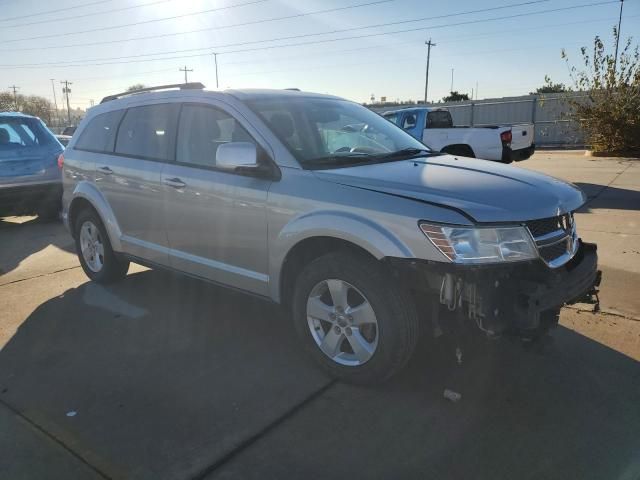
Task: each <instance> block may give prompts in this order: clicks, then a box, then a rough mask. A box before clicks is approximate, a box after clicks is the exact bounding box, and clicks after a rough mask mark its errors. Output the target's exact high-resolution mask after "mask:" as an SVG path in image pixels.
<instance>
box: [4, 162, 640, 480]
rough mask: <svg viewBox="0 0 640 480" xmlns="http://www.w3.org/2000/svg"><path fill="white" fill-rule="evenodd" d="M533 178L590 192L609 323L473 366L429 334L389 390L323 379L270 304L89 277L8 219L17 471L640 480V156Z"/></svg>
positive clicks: (153, 276) (19, 474)
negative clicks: (451, 393) (452, 396)
mask: <svg viewBox="0 0 640 480" xmlns="http://www.w3.org/2000/svg"><path fill="white" fill-rule="evenodd" d="M519 166H521V167H524V168H532V169H536V170H540V171H544V172H546V173H550V174H553V175H555V176H558V177H561V178H564V179H567V180H570V181H572V182H574V183H576V184H578V185H579V186H580V187H581V188H583V189H584V190H585V191H586V192H587V194H588V195H589V198H590V200H589V202H588V204H587V205H586V206H585V208H584V209H583V210H582V211H581V213H580V214H579V215H578V217H577V222H578V228H579V231H580V233H581V236H582V237H583V238H585V239H586V240H588V241H596V242H597V243H598V244H599V255H600V260H601V266H602V268H603V271H604V275H605V276H604V281H603V286H602V308H603V312H602V313H599V314H595V313H592V312H591V311H590V310H591V308H592V307H591V306H589V305H578V306H574V307H572V308H565V309H564V310H563V313H562V317H561V325H560V326H559V327H558V328H557V329H556V330H554V332H553V337H552V338H553V341H552V342H550V343H549V344H546V345H544V347H542V348H536V349H530V350H524V349H523V348H522V347H521V345H519V344H517V343H513V342H508V341H499V342H494V343H491V344H489V345H487V346H483V347H482V348H476V349H472V350H471V351H469V352H468V353H466V355H465V358H464V360H463V365H462V366H458V365H457V364H456V363H455V361H454V358H453V352H452V349H451V345H449V344H447V343H446V342H434V341H433V340H431V339H429V338H426V337H425V338H423V339H422V340H421V342H420V345H419V348H418V351H417V352H416V355H415V357H414V358H413V359H412V361H411V363H410V364H409V366H408V368H407V369H406V370H405V371H403V372H402V373H401V374H400V375H399V376H398V377H396V378H394V379H393V380H392V381H391V382H389V383H388V384H385V385H384V386H381V387H376V388H362V387H354V386H350V385H345V384H341V383H337V382H334V381H332V380H331V379H329V378H327V377H326V376H324V375H323V374H321V373H320V372H319V371H318V370H317V369H316V368H315V366H314V365H313V363H312V362H310V361H309V360H308V359H307V358H306V357H305V356H304V354H303V352H302V351H301V349H300V348H299V347H298V345H297V343H296V338H295V334H294V331H293V329H292V327H291V325H290V324H289V323H288V321H287V320H286V319H285V318H284V316H283V315H282V314H281V312H280V311H279V309H278V308H277V307H276V306H274V305H272V304H269V303H266V302H264V301H261V300H258V299H255V298H251V297H247V296H244V295H241V294H239V293H235V292H230V291H228V290H224V289H222V288H219V287H215V286H212V285H209V284H206V283H203V282H199V281H196V280H193V279H188V278H185V277H181V276H178V275H175V274H171V273H167V272H162V271H154V270H148V269H145V268H142V267H139V266H132V268H131V270H130V273H129V275H128V276H127V278H126V279H125V280H124V281H123V282H121V283H119V284H117V285H112V286H108V287H104V286H100V285H97V284H92V283H90V282H88V281H87V279H86V277H85V276H84V274H83V272H82V270H81V269H80V268H79V266H78V262H77V259H76V258H75V255H74V253H73V244H72V241H71V239H70V237H69V236H68V235H67V234H66V232H65V231H64V229H63V227H62V226H61V225H60V224H59V223H55V222H49V223H47V222H41V221H39V220H38V219H35V218H27V217H21V218H9V219H5V220H4V221H0V247H1V248H0V348H1V350H0V452H2V453H0V478H8V479H22V478H24V479H31V478H38V479H46V478H52V479H58V478H60V479H75V478H88V479H92V478H113V479H116V478H135V479H138V478H139V479H154V480H155V479H191V478H194V479H195V478H197V479H203V478H206V479H216V478H224V479H236V478H237V479H245V478H261V479H262V478H345V477H347V476H351V477H352V478H420V479H423V478H455V479H457V478H460V479H462V478H465V479H466V478H476V479H484V478H486V479H512V478H521V479H547V478H550V479H556V478H557V479H567V478H580V479H619V480H623V479H624V480H626V479H629V480H632V479H633V480H636V479H638V478H640V435H638V432H639V431H640V408H638V405H640V298H639V297H638V295H637V294H636V291H637V286H638V285H639V284H640V282H639V280H640V242H639V241H638V239H639V238H640V164H639V163H637V162H636V163H634V162H633V161H623V160H617V159H589V158H586V157H583V156H581V155H578V154H574V153H571V152H542V153H539V154H536V155H535V156H534V157H533V158H532V159H531V160H528V161H526V162H522V163H521V164H519ZM444 388H452V389H454V390H456V391H459V392H461V393H462V395H463V397H462V400H461V401H459V402H457V403H451V402H449V401H447V400H445V399H444V398H443V396H442V392H443V389H444Z"/></svg>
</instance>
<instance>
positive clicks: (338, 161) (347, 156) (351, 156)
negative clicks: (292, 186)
mask: <svg viewBox="0 0 640 480" xmlns="http://www.w3.org/2000/svg"><path fill="white" fill-rule="evenodd" d="M372 158H376V157H375V156H374V155H371V154H370V153H363V152H347V153H343V154H340V155H328V156H326V157H316V158H310V159H308V160H306V161H305V163H308V164H311V165H343V164H344V165H352V164H354V163H359V162H362V161H369V160H371V159H372Z"/></svg>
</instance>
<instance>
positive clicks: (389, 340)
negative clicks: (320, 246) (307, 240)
mask: <svg viewBox="0 0 640 480" xmlns="http://www.w3.org/2000/svg"><path fill="white" fill-rule="evenodd" d="M334 297H335V298H336V299H337V300H334ZM292 312H293V321H294V324H295V328H296V331H297V333H298V336H299V338H300V340H301V341H302V343H303V345H304V347H305V349H306V350H307V351H308V352H309V354H310V355H311V356H312V357H313V358H314V359H315V360H316V362H317V363H318V364H319V365H320V367H321V368H322V369H323V370H325V371H326V372H327V373H328V374H329V375H331V376H332V377H335V378H338V379H340V380H343V381H347V382H351V383H358V384H376V383H381V382H383V381H385V380H387V379H388V378H390V377H391V376H392V375H394V374H395V373H397V372H398V371H399V370H400V369H402V367H404V366H405V364H406V363H407V361H408V360H409V358H410V357H411V355H412V353H413V351H414V349H415V346H416V343H417V341H418V337H419V332H418V317H417V313H416V308H415V304H414V302H413V299H412V298H410V296H409V295H408V293H407V292H405V291H403V290H401V289H399V288H398V287H397V286H396V285H395V284H394V282H393V281H392V280H391V278H390V277H389V276H388V275H387V274H386V272H385V270H384V269H383V268H382V266H381V265H379V264H378V263H377V262H376V261H375V260H372V259H369V258H366V257H364V256H359V255H357V254H353V253H348V252H335V253H329V254H326V255H323V256H322V257H319V258H317V259H316V260H314V261H312V262H311V263H309V264H308V265H307V266H306V267H305V268H304V269H303V270H302V272H301V273H300V275H299V276H298V278H297V281H296V286H295V290H294V293H293V301H292Z"/></svg>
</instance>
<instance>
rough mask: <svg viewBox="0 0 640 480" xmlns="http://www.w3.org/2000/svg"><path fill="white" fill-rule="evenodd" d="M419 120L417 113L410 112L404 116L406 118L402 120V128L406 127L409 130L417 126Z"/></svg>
mask: <svg viewBox="0 0 640 480" xmlns="http://www.w3.org/2000/svg"><path fill="white" fill-rule="evenodd" d="M417 122H418V120H417V118H416V114H415V113H409V114H407V116H406V117H404V120H403V121H402V128H404V129H405V130H408V129H410V128H413V127H415V126H416V123H417Z"/></svg>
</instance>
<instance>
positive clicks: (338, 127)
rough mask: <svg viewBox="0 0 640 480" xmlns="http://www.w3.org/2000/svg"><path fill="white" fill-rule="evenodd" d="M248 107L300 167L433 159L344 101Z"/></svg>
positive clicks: (270, 102) (384, 122)
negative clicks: (417, 156)
mask: <svg viewBox="0 0 640 480" xmlns="http://www.w3.org/2000/svg"><path fill="white" fill-rule="evenodd" d="M249 107H250V108H251V109H252V110H253V111H254V112H255V113H256V114H258V115H259V116H260V117H262V119H263V120H264V121H265V122H266V123H267V125H268V126H269V127H270V128H271V130H272V131H273V132H274V133H275V134H276V135H277V136H278V137H279V138H280V140H281V141H282V142H284V144H285V145H286V146H287V148H288V149H289V151H291V153H292V154H293V155H294V156H295V157H296V158H297V159H298V161H299V162H300V163H301V165H302V166H303V167H304V168H310V169H313V168H335V167H341V166H350V165H353V164H354V163H368V162H379V161H392V160H399V159H402V158H406V157H411V156H416V155H426V154H433V153H432V152H431V151H430V150H429V149H428V147H426V146H425V145H424V144H422V143H420V142H419V141H418V140H416V139H415V138H413V137H412V136H410V135H408V134H407V133H405V132H403V131H402V130H401V129H400V128H398V127H397V126H395V125H394V124H392V123H390V122H388V121H387V120H385V119H384V118H383V117H381V116H380V115H378V114H377V113H374V112H372V111H371V110H369V109H367V108H365V107H363V106H361V105H358V104H356V103H352V102H349V101H346V100H335V99H324V98H321V99H317V98H298V99H289V98H287V99H281V98H276V99H265V100H255V101H253V102H249Z"/></svg>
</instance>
